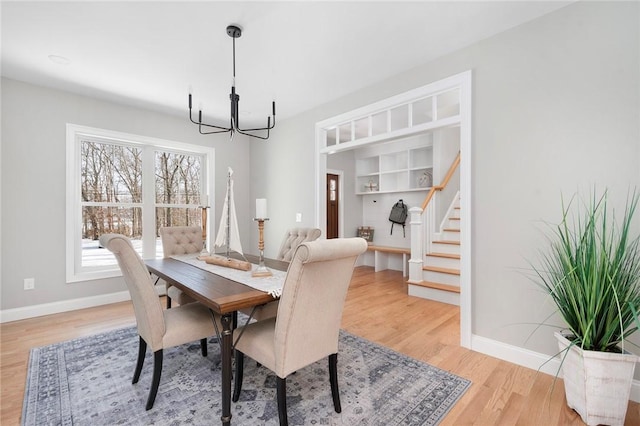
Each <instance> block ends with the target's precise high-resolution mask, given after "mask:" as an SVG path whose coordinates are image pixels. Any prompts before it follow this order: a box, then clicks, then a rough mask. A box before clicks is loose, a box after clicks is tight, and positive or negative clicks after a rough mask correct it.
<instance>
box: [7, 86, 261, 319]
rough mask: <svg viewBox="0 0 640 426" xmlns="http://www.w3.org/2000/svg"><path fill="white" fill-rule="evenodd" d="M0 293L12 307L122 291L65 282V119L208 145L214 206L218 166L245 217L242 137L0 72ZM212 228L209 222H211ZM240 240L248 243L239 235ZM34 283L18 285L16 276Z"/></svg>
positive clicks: (104, 283)
mask: <svg viewBox="0 0 640 426" xmlns="http://www.w3.org/2000/svg"><path fill="white" fill-rule="evenodd" d="M2 106H3V109H2V170H1V173H2V179H1V182H2V192H1V195H2V214H1V218H2V228H1V230H2V235H1V239H2V241H1V246H2V256H1V262H2V291H1V295H2V300H1V305H0V307H1V309H2V310H7V309H13V308H19V307H24V306H30V305H40V304H46V303H51V302H56V301H63V300H70V299H76V298H83V297H89V296H96V295H104V294H109V293H114V292H119V291H124V290H126V287H125V285H124V281H123V280H122V278H113V279H102V280H92V281H86V282H77V283H72V284H66V282H65V214H66V209H65V138H66V133H65V132H66V127H65V125H66V123H74V124H79V125H84V126H91V127H97V128H103V129H109V130H114V131H119V132H126V133H132V134H137V135H143V136H151V137H156V138H161V139H168V140H174V141H179V142H185V143H193V144H200V145H213V146H214V147H215V178H216V188H215V209H214V210H215V213H216V216H215V217H216V218H219V215H220V210H221V209H222V199H223V197H224V194H225V188H226V169H227V166H228V165H230V166H232V167H233V168H234V171H235V174H234V177H235V178H236V180H235V188H236V192H235V196H236V197H235V198H236V205H237V207H238V213H239V216H240V217H239V218H238V220H239V222H240V223H242V224H247V225H252V222H251V219H250V217H249V208H248V206H249V192H248V186H249V169H248V158H249V157H250V152H249V143H248V142H247V141H246V139H245V138H238V137H236V138H235V140H234V141H233V143H230V142H229V141H228V138H224V137H220V136H202V135H200V134H199V133H198V131H197V128H196V127H195V126H193V125H191V124H190V123H189V122H188V120H187V117H186V111H185V117H184V118H182V117H180V118H178V117H172V116H166V115H162V114H158V113H153V112H149V111H144V110H139V109H135V108H131V107H126V106H122V105H117V104H112V103H108V102H102V101H97V100H94V99H90V98H86V97H82V96H77V95H72V94H69V93H65V92H60V91H56V90H51V89H47V88H43V87H38V86H33V85H30V84H25V83H21V82H18V81H15V80H10V79H4V78H3V79H2ZM216 228H217V226H216ZM243 237H244V238H245V240H243V244H246V245H248V244H249V235H246V236H245V235H244V234H243ZM30 277H33V278H35V289H34V290H30V291H25V290H23V279H24V278H30Z"/></svg>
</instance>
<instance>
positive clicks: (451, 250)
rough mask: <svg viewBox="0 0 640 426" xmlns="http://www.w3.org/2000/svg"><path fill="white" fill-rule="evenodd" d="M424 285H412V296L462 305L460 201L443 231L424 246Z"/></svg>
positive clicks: (454, 205)
mask: <svg viewBox="0 0 640 426" xmlns="http://www.w3.org/2000/svg"><path fill="white" fill-rule="evenodd" d="M425 249H426V250H425V252H426V253H427V254H426V255H425V259H424V263H423V266H422V282H413V283H410V284H409V295H411V296H418V297H422V298H426V299H432V300H436V301H439V302H444V303H448V304H452V305H460V198H459V197H456V199H455V200H454V203H453V204H452V206H451V207H450V209H449V214H448V217H447V220H445V221H444V222H443V224H442V228H441V229H440V232H438V233H436V234H434V237H433V239H432V240H431V244H430V246H429V247H425Z"/></svg>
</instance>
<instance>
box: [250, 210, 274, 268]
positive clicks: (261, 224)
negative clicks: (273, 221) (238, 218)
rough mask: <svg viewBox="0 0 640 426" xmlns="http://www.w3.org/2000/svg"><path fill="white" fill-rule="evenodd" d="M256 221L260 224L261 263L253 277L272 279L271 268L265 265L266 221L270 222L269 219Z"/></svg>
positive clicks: (259, 245)
mask: <svg viewBox="0 0 640 426" xmlns="http://www.w3.org/2000/svg"><path fill="white" fill-rule="evenodd" d="M253 220H254V221H256V222H258V231H259V234H260V236H259V239H258V250H260V263H259V264H258V267H257V268H256V269H255V270H254V271H253V272H252V273H251V276H252V277H270V276H271V275H273V274H272V273H271V271H270V270H269V268H267V267H266V266H265V264H264V221H265V220H269V219H268V218H255V219H253Z"/></svg>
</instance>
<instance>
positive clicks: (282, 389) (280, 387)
mask: <svg viewBox="0 0 640 426" xmlns="http://www.w3.org/2000/svg"><path fill="white" fill-rule="evenodd" d="M276 379H277V383H276V394H277V395H278V418H279V419H280V426H288V424H289V419H288V418H287V379H286V378H284V379H282V378H280V377H277V376H276Z"/></svg>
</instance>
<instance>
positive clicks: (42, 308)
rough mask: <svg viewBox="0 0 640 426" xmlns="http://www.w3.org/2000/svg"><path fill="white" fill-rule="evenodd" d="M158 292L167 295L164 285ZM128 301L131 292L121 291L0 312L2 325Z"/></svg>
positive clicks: (158, 288) (160, 285)
mask: <svg viewBox="0 0 640 426" xmlns="http://www.w3.org/2000/svg"><path fill="white" fill-rule="evenodd" d="M156 290H157V292H158V294H160V295H161V294H165V293H166V289H165V285H164V284H158V285H157V286H156ZM126 300H131V296H130V295H129V292H128V291H119V292H117V293H109V294H101V295H98V296H89V297H82V298H78V299H70V300H61V301H59V302H51V303H43V304H41V305H32V306H24V307H21V308H13V309H4V310H2V311H0V323H5V322H11V321H18V320H22V319H27V318H35V317H41V316H43V315H51V314H59V313H61V312H69V311H75V310H77V309H85V308H93V307H94V306H101V305H108V304H110V303H118V302H124V301H126Z"/></svg>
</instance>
